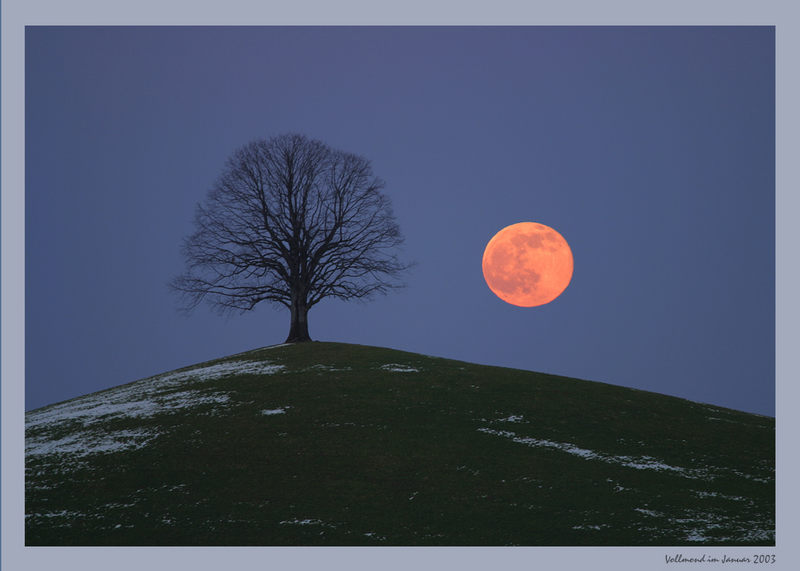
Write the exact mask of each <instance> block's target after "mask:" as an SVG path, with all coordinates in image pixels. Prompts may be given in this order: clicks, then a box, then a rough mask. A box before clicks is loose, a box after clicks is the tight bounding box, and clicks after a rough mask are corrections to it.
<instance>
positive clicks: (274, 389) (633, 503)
mask: <svg viewBox="0 0 800 571" xmlns="http://www.w3.org/2000/svg"><path fill="white" fill-rule="evenodd" d="M774 467H775V421H774V419H773V418H770V417H762V416H758V415H753V414H748V413H744V412H739V411H734V410H729V409H723V408H719V407H715V406H710V405H706V404H700V403H694V402H690V401H686V400H683V399H679V398H675V397H669V396H665V395H660V394H655V393H649V392H644V391H639V390H635V389H629V388H624V387H619V386H614V385H609V384H604V383H598V382H592V381H585V380H579V379H572V378H566V377H559V376H554V375H547V374H542V373H535V372H531V371H523V370H516V369H507V368H501V367H489V366H482V365H475V364H470V363H466V362H460V361H453V360H448V359H441V358H436V357H429V356H425V355H419V354H414V353H407V352H402V351H396V350H391V349H384V348H377V347H366V346H359V345H347V344H341V343H320V342H313V343H301V344H297V345H283V346H274V347H267V348H263V349H257V350H254V351H249V352H247V353H242V354H238V355H234V356H230V357H226V358H223V359H217V360H214V361H210V362H207V363H202V364H199V365H195V366H192V367H187V368H183V369H179V370H177V371H173V372H169V373H165V374H162V375H158V376H155V377H151V378H148V379H144V380H141V381H136V382H133V383H129V384H126V385H121V386H119V387H115V388H112V389H109V390H106V391H102V392H98V393H94V394H91V395H87V396H84V397H79V398H76V399H72V400H69V401H66V402H63V403H59V404H55V405H51V406H47V407H43V408H41V409H37V410H34V411H30V412H28V413H27V414H26V518H25V519H26V545H695V544H697V545H774V542H775V474H774Z"/></svg>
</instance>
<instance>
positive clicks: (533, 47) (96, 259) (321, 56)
mask: <svg viewBox="0 0 800 571" xmlns="http://www.w3.org/2000/svg"><path fill="white" fill-rule="evenodd" d="M774 67H775V58H774V30H773V29H772V28H769V27H741V28H737V27H717V28H704V27H691V28H670V27H664V28H592V27H576V28H546V27H545V28H539V27H529V28H522V27H521V28H435V27H433V28H170V27H162V28H135V27H134V28H42V27H32V28H31V27H29V28H28V29H27V32H26V69H25V72H26V140H25V152H26V165H25V169H26V170H25V174H26V188H25V191H26V214H25V216H26V220H25V222H26V235H25V240H26V243H25V246H26V327H25V335H26V338H25V341H26V408H27V409H31V408H36V407H38V406H43V405H45V404H49V403H52V402H57V401H61V400H64V399H67V398H70V397H73V396H78V395H81V394H85V393H88V392H92V391H95V390H99V389H102V388H107V387H110V386H114V385H118V384H121V383H124V382H128V381H132V380H136V379H138V378H142V377H145V376H148V375H153V374H156V373H160V372H163V371H166V370H170V369H174V368H177V367H180V366H185V365H189V364H192V363H195V362H198V361H202V360H207V359H211V358H215V357H220V356H224V355H227V354H231V353H235V352H240V351H244V350H247V349H251V348H254V347H259V346H263V345H270V344H274V343H280V342H282V341H283V339H284V338H285V337H286V334H287V333H288V327H289V318H288V312H287V311H285V310H277V309H273V308H271V307H269V306H264V307H259V308H257V309H256V310H255V311H254V312H251V313H250V314H247V315H242V316H231V317H228V318H225V317H219V316H218V315H216V314H215V313H213V312H212V311H211V310H210V309H207V308H201V309H199V310H198V311H196V312H195V313H194V314H192V315H191V316H189V317H185V316H182V315H180V314H179V313H178V312H177V311H176V305H177V303H176V302H177V300H176V299H175V297H174V296H173V295H172V294H171V293H170V292H169V290H168V289H167V287H166V284H167V282H168V281H169V280H170V279H171V278H172V277H173V276H174V275H176V274H178V273H180V271H181V270H182V268H183V261H182V259H181V257H180V244H181V241H182V239H183V237H184V236H186V235H187V234H188V233H189V232H190V231H191V229H192V226H191V222H192V215H193V211H194V206H195V204H196V203H197V202H198V201H201V200H202V199H203V198H204V197H205V194H206V192H207V190H208V189H209V188H210V187H211V185H212V184H213V182H214V179H215V178H216V177H217V176H218V175H219V173H220V171H221V169H222V167H223V165H224V162H225V159H226V158H227V157H228V156H229V155H230V154H231V153H232V152H233V151H234V150H235V149H236V148H237V147H239V146H241V145H243V144H245V143H247V142H248V141H250V140H252V139H255V138H259V137H269V136H272V135H277V134H281V133H286V132H300V133H304V134H306V135H308V136H310V137H313V138H316V139H320V140H322V141H324V142H325V143H327V144H329V145H331V146H333V147H336V148H340V149H342V150H346V151H351V152H355V153H358V154H361V155H363V156H365V157H366V158H368V159H369V160H371V161H372V165H373V168H374V170H375V173H376V174H377V175H378V176H380V177H381V178H382V179H384V180H385V181H386V189H385V192H386V194H387V195H389V196H390V197H391V199H392V202H393V205H394V209H395V214H396V216H397V220H398V222H399V224H400V226H401V228H402V229H403V232H404V234H405V237H406V244H405V247H404V249H403V256H404V258H405V259H408V260H413V261H415V262H416V263H417V265H416V267H415V268H414V271H413V272H412V273H411V274H409V276H408V279H407V282H408V287H407V288H406V289H405V290H403V291H401V292H399V293H394V294H391V295H390V296H388V297H385V298H378V299H376V300H374V301H371V302H368V303H365V304H361V303H356V302H351V303H343V302H338V301H324V302H322V303H320V304H319V305H318V306H316V307H314V308H313V309H312V311H311V313H310V315H309V323H310V333H311V336H312V337H313V338H314V339H317V340H325V341H343V342H352V343H362V344H367V345H380V346H387V347H394V348H398V349H405V350H409V351H417V352H421V353H426V354H431V355H438V356H443V357H451V358H456V359H463V360H466V361H472V362H479V363H486V364H496V365H503V366H511V367H518V368H523V369H529V370H536V371H543V372H548V373H555V374H560V375H566V376H573V377H579V378H585V379H590V380H597V381H604V382H609V383H614V384H618V385H624V386H629V387H635V388H639V389H643V390H650V391H656V392H660V393H665V394H670V395H675V396H680V397H683V398H688V399H691V400H696V401H701V402H708V403H713V404H717V405H720V406H726V407H731V408H736V409H740V410H746V411H749V412H756V413H760V414H770V415H773V414H774V410H775V383H774V377H775V361H774V352H775V338H774V330H775V246H774V238H775V175H774V172H775V171H774V169H775V146H774V139H775V121H774V117H775V91H774V89H775V72H774ZM522 221H533V222H540V223H542V224H546V225H548V226H551V227H553V228H555V229H556V230H557V231H558V232H559V233H561V234H562V235H563V236H564V237H565V238H566V240H567V241H568V242H569V244H570V247H571V248H572V251H573V255H574V257H575V272H574V275H573V278H572V282H571V283H570V286H569V287H568V288H567V290H566V291H565V292H564V293H563V294H562V295H561V296H560V297H559V298H557V299H556V300H555V301H554V302H552V303H550V304H548V305H545V306H540V307H535V308H518V307H514V306H511V305H508V304H506V303H504V302H502V301H501V300H499V299H498V298H496V297H495V296H494V295H493V294H492V293H491V291H490V290H489V289H488V287H487V286H486V284H485V282H484V281H483V276H482V274H481V255H482V253H483V248H484V247H485V245H486V243H487V242H488V240H489V239H490V238H491V237H492V235H494V233H496V232H497V231H498V230H499V229H500V228H502V227H504V226H507V225H509V224H513V223H516V222H522Z"/></svg>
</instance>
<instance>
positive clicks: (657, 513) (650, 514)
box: [633, 508, 664, 517]
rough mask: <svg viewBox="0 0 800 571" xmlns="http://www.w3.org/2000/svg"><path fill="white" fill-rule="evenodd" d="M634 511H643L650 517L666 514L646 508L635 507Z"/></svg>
mask: <svg viewBox="0 0 800 571" xmlns="http://www.w3.org/2000/svg"><path fill="white" fill-rule="evenodd" d="M633 511H635V512H639V513H642V514H644V515H649V516H650V517H664V514H662V513H659V512H656V511H653V510H646V509H644V508H633Z"/></svg>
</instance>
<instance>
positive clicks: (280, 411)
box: [261, 406, 289, 416]
mask: <svg viewBox="0 0 800 571" xmlns="http://www.w3.org/2000/svg"><path fill="white" fill-rule="evenodd" d="M287 408H289V407H288V406H286V407H283V408H273V409H268V410H262V411H261V414H263V415H264V416H273V415H275V414H286V409H287Z"/></svg>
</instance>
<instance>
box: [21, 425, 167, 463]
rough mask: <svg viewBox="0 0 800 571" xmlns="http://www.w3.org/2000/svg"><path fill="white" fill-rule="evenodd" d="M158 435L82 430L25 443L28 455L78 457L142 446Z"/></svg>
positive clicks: (142, 432) (142, 431) (147, 432)
mask: <svg viewBox="0 0 800 571" xmlns="http://www.w3.org/2000/svg"><path fill="white" fill-rule="evenodd" d="M156 436H157V434H156V433H154V432H149V431H146V430H116V431H113V432H108V433H96V432H88V431H81V432H76V433H73V434H70V435H68V436H65V437H64V438H61V439H59V440H51V439H49V438H30V439H28V440H27V442H26V443H25V453H26V454H27V455H28V456H41V455H46V454H74V455H75V456H77V457H82V456H88V455H89V454H103V453H106V452H118V451H120V450H131V449H136V448H142V447H143V446H145V445H146V444H147V443H148V442H150V441H151V440H152V439H154V438H155V437H156Z"/></svg>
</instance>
